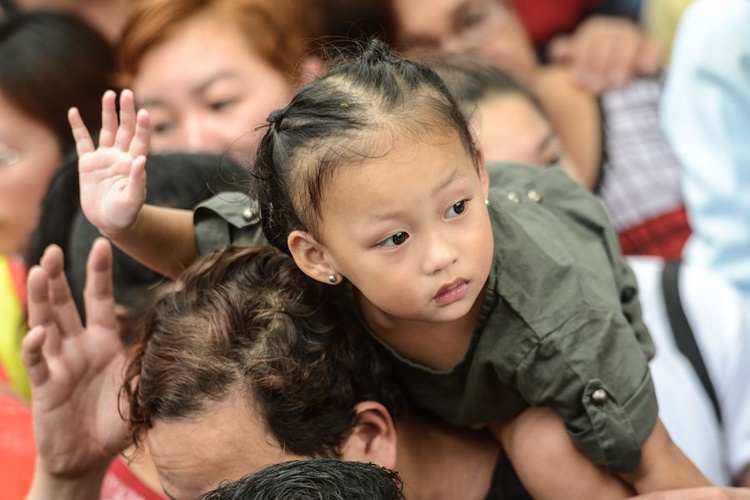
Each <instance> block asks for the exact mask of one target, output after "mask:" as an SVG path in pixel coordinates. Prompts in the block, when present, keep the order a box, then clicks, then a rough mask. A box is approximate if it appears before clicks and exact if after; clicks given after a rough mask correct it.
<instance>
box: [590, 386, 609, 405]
mask: <svg viewBox="0 0 750 500" xmlns="http://www.w3.org/2000/svg"><path fill="white" fill-rule="evenodd" d="M607 399H609V398H608V397H607V391H605V390H604V389H597V390H595V391H594V392H592V393H591V401H593V402H594V404H595V405H597V406H601V405H603V404H604V403H606V402H607Z"/></svg>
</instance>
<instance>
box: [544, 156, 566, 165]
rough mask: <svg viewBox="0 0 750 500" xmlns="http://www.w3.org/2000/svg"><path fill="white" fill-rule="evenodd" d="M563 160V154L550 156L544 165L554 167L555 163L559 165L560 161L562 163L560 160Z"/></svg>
mask: <svg viewBox="0 0 750 500" xmlns="http://www.w3.org/2000/svg"><path fill="white" fill-rule="evenodd" d="M561 160H562V157H561V156H559V155H554V156H552V157H550V158H549V159H548V160H547V161H546V162H545V163H544V166H545V167H554V166H555V165H557V164H558V163H560V161H561Z"/></svg>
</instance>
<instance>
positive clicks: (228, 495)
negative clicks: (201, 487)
mask: <svg viewBox="0 0 750 500" xmlns="http://www.w3.org/2000/svg"><path fill="white" fill-rule="evenodd" d="M403 489H404V485H403V483H402V481H401V478H400V477H399V475H398V473H396V472H395V471H392V470H390V469H386V468H384V467H379V466H377V465H375V464H366V463H362V462H349V461H344V460H336V459H329V458H315V459H311V460H292V461H290V462H282V463H278V464H273V465H269V466H267V467H264V468H262V469H260V470H259V471H257V472H254V473H253V474H248V475H247V476H244V477H242V478H241V479H238V480H237V481H232V482H231V483H228V484H225V485H222V486H220V487H218V488H216V489H215V490H213V491H211V492H209V493H206V494H205V495H203V496H201V497H200V499H199V500H311V499H317V500H404V492H403Z"/></svg>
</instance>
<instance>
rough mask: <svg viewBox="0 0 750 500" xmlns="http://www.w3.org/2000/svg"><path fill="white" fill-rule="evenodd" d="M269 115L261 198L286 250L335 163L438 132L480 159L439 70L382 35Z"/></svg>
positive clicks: (270, 233) (266, 224) (313, 215)
mask: <svg viewBox="0 0 750 500" xmlns="http://www.w3.org/2000/svg"><path fill="white" fill-rule="evenodd" d="M268 122H269V123H268V130H267V131H266V134H265V136H264V137H263V139H262V140H261V143H260V147H259V150H258V154H257V157H256V174H257V176H258V190H259V193H258V199H259V202H260V207H261V217H262V218H261V220H262V227H263V233H264V235H265V237H266V238H267V239H268V241H269V242H271V244H273V245H274V246H276V247H277V248H280V249H283V250H285V251H288V248H287V244H286V240H287V236H288V235H289V233H291V232H292V231H293V230H296V229H301V230H305V231H309V232H311V233H313V234H316V233H317V232H318V231H319V225H320V216H321V212H320V206H321V193H322V191H323V189H325V188H326V187H328V186H329V183H330V181H331V180H332V179H333V177H334V176H335V175H336V172H337V171H338V170H339V169H340V168H343V167H345V166H347V165H350V164H354V163H358V162H361V161H364V160H367V159H368V158H378V157H383V156H385V155H387V154H388V153H389V151H390V150H391V149H392V148H394V147H396V145H397V144H399V143H401V142H400V141H403V140H404V139H406V140H413V141H417V142H427V141H430V140H431V137H432V136H434V135H435V134H438V133H439V134H442V135H443V136H446V135H451V134H455V135H456V136H458V139H459V140H460V141H461V143H462V144H463V146H464V148H465V149H466V151H467V153H468V154H469V155H470V156H471V157H472V158H473V160H474V161H475V163H476V162H477V161H478V152H477V148H476V145H475V143H474V139H473V137H472V134H471V132H470V130H469V127H468V125H467V122H466V119H465V118H464V116H463V114H462V113H461V110H460V109H459V107H458V105H457V104H456V102H455V100H454V98H453V97H452V96H451V94H450V92H449V91H448V89H447V88H446V86H445V84H444V83H443V81H442V80H441V79H440V77H439V76H438V75H437V74H436V73H435V72H434V71H432V70H431V69H430V68H428V67H427V66H425V65H423V64H419V63H416V62H412V61H407V60H404V59H401V58H399V57H397V56H395V55H394V54H393V53H392V52H391V50H390V49H389V48H388V46H386V45H385V44H384V43H383V42H381V41H379V40H373V41H371V42H370V43H369V45H368V46H367V48H366V49H365V50H364V51H363V52H362V53H361V54H360V55H359V56H358V57H357V58H355V59H353V60H351V61H348V62H344V63H341V64H338V65H336V66H334V67H333V69H332V70H331V71H330V72H329V73H328V74H327V75H326V76H325V77H323V78H322V79H319V80H316V81H314V82H312V83H309V84H307V85H305V86H303V87H302V88H300V90H299V91H298V92H297V94H296V95H295V96H294V98H293V99H292V101H291V102H290V103H289V105H287V106H286V107H285V108H283V109H280V110H277V111H274V112H273V113H271V115H270V116H269V118H268Z"/></svg>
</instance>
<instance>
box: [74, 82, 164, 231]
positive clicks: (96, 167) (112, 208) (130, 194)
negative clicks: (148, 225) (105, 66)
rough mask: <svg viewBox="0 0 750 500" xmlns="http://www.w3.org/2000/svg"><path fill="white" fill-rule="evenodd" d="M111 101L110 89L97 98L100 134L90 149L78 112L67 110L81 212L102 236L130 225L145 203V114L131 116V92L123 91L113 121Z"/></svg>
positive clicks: (146, 123)
mask: <svg viewBox="0 0 750 500" xmlns="http://www.w3.org/2000/svg"><path fill="white" fill-rule="evenodd" d="M116 98H117V96H116V94H115V93H114V92H113V91H111V90H109V91H107V92H105V93H104V96H103V97H102V129H101V131H100V133H99V144H98V146H96V147H95V146H94V141H93V139H92V137H91V134H90V133H89V131H88V129H87V128H86V125H85V124H84V123H83V120H82V119H81V115H80V113H79V112H78V110H77V109H76V108H72V109H71V110H70V112H69V114H68V120H69V122H70V127H71V130H72V131H73V137H74V138H75V142H76V150H77V152H78V172H79V179H80V189H81V207H82V209H83V213H84V214H85V215H86V218H87V219H88V220H89V221H90V222H91V223H92V224H93V225H94V226H96V227H97V228H98V229H99V231H101V232H102V234H104V235H106V236H113V235H116V234H117V232H118V231H121V230H123V229H128V228H129V227H130V226H132V225H133V224H134V223H135V221H136V218H137V215H138V212H139V211H140V209H141V207H142V206H143V204H144V202H145V199H146V176H145V170H144V168H145V165H146V154H147V153H148V148H149V138H150V129H149V120H148V113H147V112H146V111H145V110H141V111H139V112H138V113H136V111H135V104H134V100H133V93H132V92H131V91H129V90H123V91H122V93H121V94H120V116H119V120H118V116H117V110H116V109H115V100H116Z"/></svg>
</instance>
